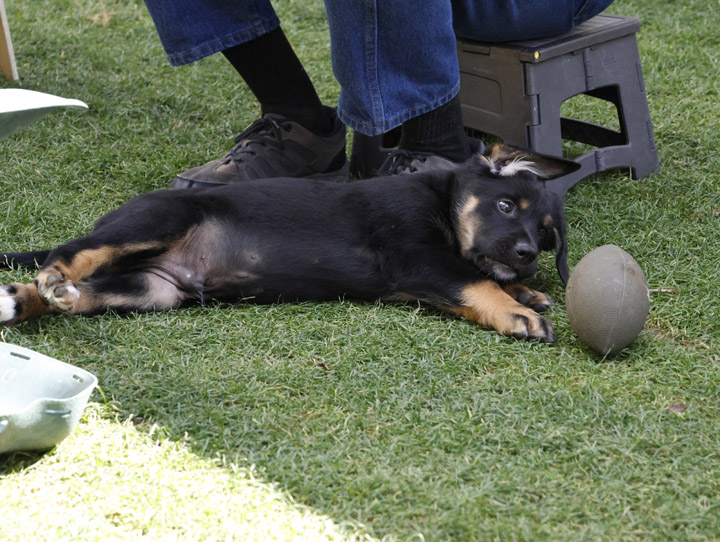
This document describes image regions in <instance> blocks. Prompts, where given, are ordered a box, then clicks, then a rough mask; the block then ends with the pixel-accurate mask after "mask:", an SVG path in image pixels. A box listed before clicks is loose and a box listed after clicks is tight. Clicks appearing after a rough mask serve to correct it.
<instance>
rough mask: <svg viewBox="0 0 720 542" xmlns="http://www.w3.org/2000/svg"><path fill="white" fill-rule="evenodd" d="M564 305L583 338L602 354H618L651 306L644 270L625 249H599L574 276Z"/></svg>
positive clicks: (571, 323)
mask: <svg viewBox="0 0 720 542" xmlns="http://www.w3.org/2000/svg"><path fill="white" fill-rule="evenodd" d="M565 306H566V308H567V314H568V319H569V320H570V325H571V326H572V328H573V331H575V333H576V334H577V336H578V337H579V338H580V341H581V342H582V343H583V344H585V345H587V346H589V347H590V348H592V349H593V350H595V351H596V352H599V353H600V354H602V355H607V354H613V353H615V352H617V351H619V350H622V349H623V348H625V347H626V346H627V345H629V344H630V343H631V342H632V341H634V340H635V338H636V337H637V336H638V335H639V334H640V332H641V331H642V329H643V327H645V321H646V320H647V316H648V312H649V310H650V294H649V291H648V286H647V281H646V280H645V274H644V273H643V271H642V269H641V268H640V266H639V265H638V263H637V262H636V261H635V259H634V258H633V257H632V256H630V254H628V253H627V252H625V251H624V250H623V249H621V248H620V247H618V246H616V245H604V246H601V247H598V248H596V249H595V250H593V251H591V252H588V253H587V254H586V255H585V256H583V258H582V259H581V260H580V261H579V262H578V264H577V265H576V266H575V268H574V269H573V271H572V273H571V274H570V279H569V280H568V284H567V288H566V290H565Z"/></svg>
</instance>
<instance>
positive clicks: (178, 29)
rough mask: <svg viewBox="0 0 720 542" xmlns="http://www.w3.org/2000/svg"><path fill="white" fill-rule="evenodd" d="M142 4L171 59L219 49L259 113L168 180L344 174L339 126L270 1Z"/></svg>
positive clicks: (205, 182)
mask: <svg viewBox="0 0 720 542" xmlns="http://www.w3.org/2000/svg"><path fill="white" fill-rule="evenodd" d="M146 5H147V7H148V10H149V11H150V14H151V16H152V17H153V21H154V22H155V26H156V29H157V31H158V34H159V36H160V40H161V42H162V44H163V47H164V48H165V50H166V53H167V55H168V59H169V61H170V63H171V64H173V65H181V64H185V63H188V62H192V61H194V60H198V59H199V58H202V57H204V56H207V55H209V54H212V53H215V52H222V53H223V55H224V56H225V57H226V58H227V60H228V61H229V62H230V64H231V65H232V66H233V67H234V68H235V70H236V71H237V72H238V74H239V75H240V76H241V77H242V78H243V80H244V81H245V82H246V83H247V84H248V86H249V88H250V90H251V91H252V92H253V94H254V95H255V96H256V98H257V99H258V102H259V103H260V107H261V111H262V114H263V118H262V119H260V120H259V121H257V122H255V123H253V124H252V125H251V126H250V127H248V129H246V130H245V131H244V132H243V133H242V134H241V135H240V136H238V138H236V143H237V144H236V145H235V146H234V147H233V149H232V150H231V151H230V152H229V153H228V154H226V155H225V156H224V157H223V158H222V159H220V160H213V161H212V162H209V163H208V164H205V165H204V166H200V167H196V168H192V169H190V170H187V171H185V172H183V173H182V174H180V175H178V177H176V178H175V180H174V181H173V183H172V185H171V186H172V187H175V188H180V187H202V186H212V185H215V184H224V183H227V182H237V181H243V180H248V179H252V178H257V177H276V176H298V177H300V176H313V177H323V178H331V179H333V180H340V179H344V178H345V176H346V170H347V165H346V159H345V128H344V126H343V125H342V123H341V122H339V121H338V120H337V118H336V115H335V112H334V110H332V109H330V108H327V107H324V106H323V105H322V103H321V102H320V99H319V97H318V95H317V93H316V91H315V88H314V86H313V84H312V82H311V80H310V78H309V77H308V75H307V73H306V72H305V70H304V68H303V66H302V63H301V62H300V60H299V59H298V57H297V56H296V55H295V52H294V51H293V49H292V47H291V45H290V43H289V42H288V41H287V39H286V37H285V35H284V33H283V32H282V29H281V28H280V27H279V24H280V22H279V20H278V18H277V16H276V14H275V12H274V10H273V8H272V6H271V5H270V3H269V1H265V2H263V1H258V2H248V1H246V2H238V1H237V0H203V1H192V2H180V1H169V0H146Z"/></svg>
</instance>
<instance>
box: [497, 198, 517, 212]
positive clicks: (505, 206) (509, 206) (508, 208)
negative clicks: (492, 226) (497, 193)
mask: <svg viewBox="0 0 720 542" xmlns="http://www.w3.org/2000/svg"><path fill="white" fill-rule="evenodd" d="M497 205H498V209H500V211H501V212H503V213H506V214H509V213H512V212H513V209H515V204H514V203H513V202H512V201H510V200H506V199H501V200H500V201H498V204H497Z"/></svg>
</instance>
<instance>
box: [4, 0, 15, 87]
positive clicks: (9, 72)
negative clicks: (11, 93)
mask: <svg viewBox="0 0 720 542" xmlns="http://www.w3.org/2000/svg"><path fill="white" fill-rule="evenodd" d="M0 72H2V74H3V75H4V76H5V78H6V79H7V80H8V81H17V80H18V79H19V77H18V71H17V66H16V65H15V53H14V52H13V46H12V40H11V39H10V26H9V25H8V20H7V15H6V14H5V0H0Z"/></svg>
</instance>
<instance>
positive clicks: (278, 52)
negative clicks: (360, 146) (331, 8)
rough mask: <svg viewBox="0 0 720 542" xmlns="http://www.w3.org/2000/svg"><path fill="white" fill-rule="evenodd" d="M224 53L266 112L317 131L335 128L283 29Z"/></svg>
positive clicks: (319, 132)
mask: <svg viewBox="0 0 720 542" xmlns="http://www.w3.org/2000/svg"><path fill="white" fill-rule="evenodd" d="M223 54H224V55H225V58H227V59H228V60H229V61H230V64H232V65H233V67H234V68H235V69H236V70H237V72H238V73H239V74H240V76H241V77H242V78H243V79H244V80H245V82H246V83H247V85H248V86H249V87H250V90H251V91H252V93H253V94H254V95H255V97H256V98H257V99H258V101H259V102H260V109H261V111H262V113H263V115H264V114H265V113H276V114H280V115H283V116H285V117H288V118H289V119H290V120H293V121H295V122H297V123H299V124H301V125H303V126H305V127H306V128H307V129H308V130H310V131H311V132H314V133H317V134H328V133H330V132H331V131H332V128H333V120H332V119H331V118H330V116H329V115H328V113H327V110H326V109H325V108H324V107H323V105H322V103H321V102H320V98H319V97H318V95H317V92H316V91H315V87H314V86H313V84H312V81H310V77H308V74H307V73H306V72H305V68H303V66H302V64H301V63H300V60H299V59H298V57H297V55H296V54H295V51H293V48H292V46H291V45H290V42H288V40H287V38H286V37H285V34H284V33H283V31H282V29H280V28H277V29H276V30H273V31H272V32H268V33H267V34H264V35H262V36H260V37H258V38H256V39H254V40H251V41H248V42H245V43H241V44H240V45H236V46H235V47H231V48H229V49H225V50H224V51H223Z"/></svg>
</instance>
